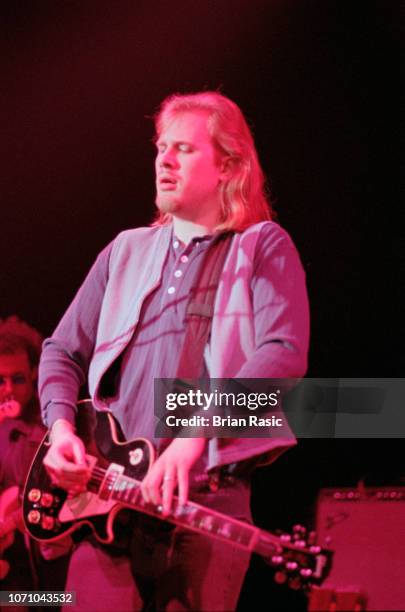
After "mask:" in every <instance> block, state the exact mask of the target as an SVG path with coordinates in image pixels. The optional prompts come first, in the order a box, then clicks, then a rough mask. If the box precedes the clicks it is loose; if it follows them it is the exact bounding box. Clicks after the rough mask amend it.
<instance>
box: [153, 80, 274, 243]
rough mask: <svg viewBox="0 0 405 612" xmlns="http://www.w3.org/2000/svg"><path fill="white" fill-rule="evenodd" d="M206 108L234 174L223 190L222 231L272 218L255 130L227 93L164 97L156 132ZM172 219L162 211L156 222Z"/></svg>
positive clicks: (216, 143)
mask: <svg viewBox="0 0 405 612" xmlns="http://www.w3.org/2000/svg"><path fill="white" fill-rule="evenodd" d="M193 111H204V112H206V113H207V115H208V122H207V125H208V130H209V132H210V134H211V137H212V140H213V143H214V146H215V147H216V148H217V149H218V151H219V153H220V155H221V157H222V158H223V159H229V160H230V167H231V173H230V178H229V180H228V181H226V182H224V183H223V186H222V192H221V196H222V197H221V208H222V210H221V221H220V223H219V225H218V226H217V229H218V230H233V231H243V230H244V229H246V228H247V227H249V226H250V225H253V224H254V223H258V222H259V221H265V220H270V219H271V218H272V209H271V203H270V201H269V199H268V197H266V193H265V178H264V174H263V171H262V169H261V167H260V163H259V160H258V157H257V152H256V148H255V145H254V141H253V137H252V134H251V131H250V129H249V127H248V125H247V123H246V120H245V118H244V116H243V114H242V112H241V110H240V108H239V107H238V106H237V105H236V104H235V102H232V100H230V99H229V98H227V97H226V96H223V95H222V94H220V93H218V92H215V91H205V92H200V93H192V94H186V95H183V94H174V95H171V96H169V97H168V98H166V99H165V100H163V102H162V104H161V106H160V108H159V111H158V112H157V114H156V115H155V129H156V135H157V137H159V135H160V134H161V132H162V130H163V129H164V127H165V125H167V123H168V122H169V121H170V120H172V119H173V118H174V117H175V116H176V115H178V114H180V113H183V112H193ZM170 220H171V214H170V213H162V212H160V211H159V212H158V215H157V217H156V220H155V223H156V224H159V225H160V224H164V223H168V222H170Z"/></svg>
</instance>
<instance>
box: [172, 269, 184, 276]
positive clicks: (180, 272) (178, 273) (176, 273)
mask: <svg viewBox="0 0 405 612" xmlns="http://www.w3.org/2000/svg"><path fill="white" fill-rule="evenodd" d="M182 274H183V272H182V271H181V270H176V272H175V273H174V276H175V277H176V278H180V276H181V275H182Z"/></svg>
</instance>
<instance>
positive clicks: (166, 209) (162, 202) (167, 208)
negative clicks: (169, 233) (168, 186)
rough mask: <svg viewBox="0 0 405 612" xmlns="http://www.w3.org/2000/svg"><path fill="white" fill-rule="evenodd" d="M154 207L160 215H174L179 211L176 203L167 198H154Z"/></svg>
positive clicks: (172, 199)
mask: <svg viewBox="0 0 405 612" xmlns="http://www.w3.org/2000/svg"><path fill="white" fill-rule="evenodd" d="M156 206H157V207H158V209H159V210H160V212H162V213H174V212H176V211H177V210H178V209H179V204H178V202H177V201H176V200H175V199H174V198H172V197H168V196H158V197H157V198H156Z"/></svg>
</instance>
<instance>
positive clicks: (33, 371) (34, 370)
mask: <svg viewBox="0 0 405 612" xmlns="http://www.w3.org/2000/svg"><path fill="white" fill-rule="evenodd" d="M37 378H38V368H37V366H35V367H34V368H32V369H31V380H32V382H34V381H36V380H37Z"/></svg>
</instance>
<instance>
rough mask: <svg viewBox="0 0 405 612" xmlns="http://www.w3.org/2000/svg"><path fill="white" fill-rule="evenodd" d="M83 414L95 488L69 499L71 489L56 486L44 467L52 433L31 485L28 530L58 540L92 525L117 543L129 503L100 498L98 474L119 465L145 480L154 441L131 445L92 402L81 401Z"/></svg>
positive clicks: (25, 510)
mask: <svg viewBox="0 0 405 612" xmlns="http://www.w3.org/2000/svg"><path fill="white" fill-rule="evenodd" d="M78 410H79V419H78V433H79V435H80V437H81V439H82V440H83V442H84V444H85V447H86V454H87V459H88V462H89V464H90V466H91V467H92V468H93V476H92V479H91V480H90V482H89V485H88V488H89V489H90V490H88V491H86V492H85V493H82V494H80V495H78V496H76V497H73V498H68V495H67V493H66V491H65V490H63V489H61V488H59V487H56V486H55V485H54V484H53V483H52V481H51V478H50V476H49V475H48V472H47V471H46V469H45V468H44V465H43V460H44V457H45V455H46V453H47V452H48V448H49V441H48V435H46V436H45V438H44V439H43V441H42V443H41V445H40V447H39V449H38V451H37V453H36V455H35V457H34V460H33V463H32V466H31V469H30V472H29V475H28V478H27V481H26V483H25V492H24V500H23V514H24V521H25V526H26V528H27V530H28V532H29V533H30V535H31V536H32V537H33V538H35V539H37V540H40V541H52V540H58V539H59V538H60V536H61V535H63V534H65V535H66V534H68V533H71V532H72V531H74V530H76V529H78V528H80V527H82V526H83V525H88V526H89V527H90V528H91V529H92V531H93V532H94V535H95V537H96V538H97V539H98V540H99V541H100V542H103V543H110V542H112V541H113V539H114V533H113V522H114V519H115V517H116V515H117V513H118V512H119V511H120V510H121V509H122V508H123V505H122V504H120V503H119V502H117V501H114V500H105V501H103V500H101V499H100V496H99V487H100V483H101V480H97V474H98V470H99V471H100V472H102V471H103V472H104V471H105V470H106V469H107V468H108V467H109V466H110V465H111V463H113V464H117V465H119V466H121V467H122V468H123V469H122V473H123V474H125V475H126V476H128V477H129V478H133V479H135V480H142V479H143V477H144V476H145V474H146V472H147V471H148V469H149V465H150V464H151V463H152V462H153V460H154V449H153V446H152V445H151V443H150V442H149V441H148V440H145V439H142V438H139V439H136V440H133V441H131V442H126V441H125V440H124V439H123V438H124V437H123V434H122V431H121V428H120V426H119V424H118V423H117V421H116V420H115V419H114V417H113V416H112V415H111V414H110V413H107V412H98V411H95V410H94V409H93V407H92V405H91V402H89V401H85V402H81V403H80V404H79V408H78ZM100 478H101V479H102V478H103V476H100ZM92 480H93V481H94V482H93V483H92ZM92 485H93V486H92ZM91 489H94V492H93V491H92V490H91Z"/></svg>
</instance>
